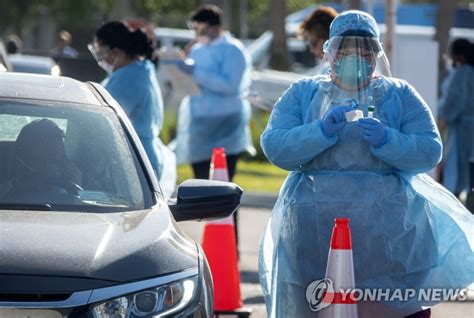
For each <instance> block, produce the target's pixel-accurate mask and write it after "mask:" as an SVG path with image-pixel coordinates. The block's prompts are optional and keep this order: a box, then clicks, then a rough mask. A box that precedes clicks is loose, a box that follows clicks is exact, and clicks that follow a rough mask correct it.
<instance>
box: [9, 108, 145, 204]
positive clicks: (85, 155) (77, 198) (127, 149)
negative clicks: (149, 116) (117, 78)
mask: <svg viewBox="0 0 474 318" xmlns="http://www.w3.org/2000/svg"><path fill="white" fill-rule="evenodd" d="M151 202H152V193H151V191H150V188H149V186H148V183H147V182H146V178H145V176H144V172H143V170H142V168H141V165H140V164H139V161H138V159H137V157H136V155H135V152H134V150H133V148H132V147H131V144H130V140H129V138H128V137H127V136H126V134H125V131H124V130H123V128H122V126H121V124H120V122H119V120H118V118H117V117H116V114H115V112H114V111H113V110H112V109H111V108H108V107H98V106H86V105H61V104H60V103H48V104H41V103H37V104H26V103H17V102H12V101H0V208H1V206H2V205H3V206H8V207H10V208H11V207H14V205H15V204H17V205H27V206H35V205H38V206H47V207H48V209H52V210H61V211H84V212H88V211H90V212H109V211H131V210H140V209H144V208H148V207H150V205H151Z"/></svg>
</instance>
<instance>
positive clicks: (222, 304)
mask: <svg viewBox="0 0 474 318" xmlns="http://www.w3.org/2000/svg"><path fill="white" fill-rule="evenodd" d="M209 178H210V179H212V180H219V181H229V175H228V172H227V160H226V156H225V150H224V148H214V149H213V154H212V162H211V170H210V172H209ZM202 247H203V249H204V252H205V254H206V257H207V260H208V262H209V266H210V268H211V273H212V278H213V282H214V310H215V314H227V313H228V312H229V311H234V310H237V311H239V309H240V308H241V307H242V305H243V304H242V300H241V295H240V274H239V268H238V265H237V249H236V244H235V234H234V221H233V218H232V215H231V216H229V217H227V218H225V219H221V220H216V221H211V222H207V223H206V225H205V227H204V234H203V239H202ZM219 312H221V313H219Z"/></svg>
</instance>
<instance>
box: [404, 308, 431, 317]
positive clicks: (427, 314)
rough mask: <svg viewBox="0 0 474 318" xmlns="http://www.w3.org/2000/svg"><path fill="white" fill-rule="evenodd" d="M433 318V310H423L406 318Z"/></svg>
mask: <svg viewBox="0 0 474 318" xmlns="http://www.w3.org/2000/svg"><path fill="white" fill-rule="evenodd" d="M430 317H431V309H426V310H422V311H419V312H416V313H414V314H411V315H410V316H406V318H430Z"/></svg>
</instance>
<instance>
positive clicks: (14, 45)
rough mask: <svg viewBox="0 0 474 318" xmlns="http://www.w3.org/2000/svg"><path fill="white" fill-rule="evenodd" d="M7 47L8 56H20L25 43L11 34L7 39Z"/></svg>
mask: <svg viewBox="0 0 474 318" xmlns="http://www.w3.org/2000/svg"><path fill="white" fill-rule="evenodd" d="M5 45H6V49H7V53H8V54H20V53H21V49H22V47H23V42H22V41H21V39H20V37H19V36H18V35H15V34H11V35H9V36H8V37H7V41H6V43H5Z"/></svg>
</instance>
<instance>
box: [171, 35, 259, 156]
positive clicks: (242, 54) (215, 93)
mask: <svg viewBox="0 0 474 318" xmlns="http://www.w3.org/2000/svg"><path fill="white" fill-rule="evenodd" d="M189 57H190V58H191V59H193V60H194V62H195V64H194V72H193V79H194V80H195V81H196V83H198V85H199V86H200V88H201V90H202V92H201V95H197V96H188V97H186V98H184V99H183V101H182V103H181V106H180V110H179V115H178V129H177V144H176V155H177V158H178V163H195V162H201V161H207V160H210V159H211V156H212V149H213V148H215V147H224V148H225V150H226V153H227V154H228V155H235V154H239V153H241V152H243V151H249V152H250V153H255V149H254V148H253V146H252V141H251V136H250V130H249V127H248V123H249V120H250V117H251V110H250V105H249V103H248V102H247V101H246V100H245V98H244V96H243V93H244V92H245V91H246V90H247V89H248V88H249V86H250V75H251V73H250V72H251V61H250V58H249V56H248V55H247V53H246V51H245V49H244V48H243V46H242V44H241V43H240V42H239V41H237V40H236V39H234V38H232V37H231V36H230V35H229V34H227V33H225V34H224V35H223V36H221V37H219V38H217V39H215V40H214V41H212V42H211V43H209V44H208V45H202V44H196V45H194V46H193V48H192V50H191V52H190V54H189Z"/></svg>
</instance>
